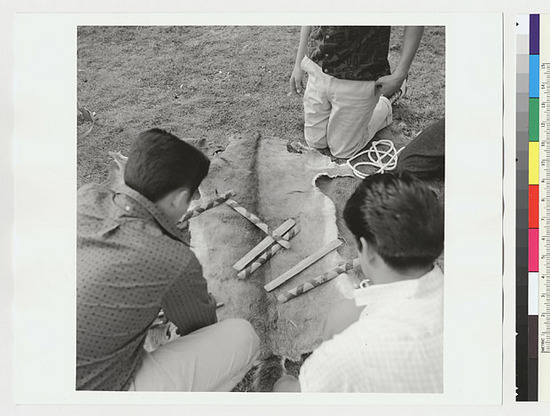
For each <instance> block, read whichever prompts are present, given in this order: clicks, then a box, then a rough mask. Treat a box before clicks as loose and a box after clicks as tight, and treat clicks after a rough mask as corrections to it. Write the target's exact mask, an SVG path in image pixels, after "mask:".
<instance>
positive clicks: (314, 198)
mask: <svg viewBox="0 0 550 416" xmlns="http://www.w3.org/2000/svg"><path fill="white" fill-rule="evenodd" d="M320 175H327V176H329V177H334V176H351V172H350V170H349V168H348V167H346V166H343V165H337V164H335V163H333V162H331V161H330V159H329V158H328V157H326V156H323V155H322V154H320V153H319V152H317V151H305V152H303V153H302V154H296V153H289V152H288V151H287V149H286V145H285V143H284V141H282V140H280V139H277V138H271V137H262V138H259V137H258V136H251V135H247V136H234V137H232V138H231V139H230V143H229V145H228V147H227V149H226V150H225V151H224V152H223V153H222V154H220V155H219V156H218V157H217V158H215V159H214V160H213V161H212V164H211V169H210V173H209V175H208V177H207V179H206V180H205V181H204V182H203V183H202V184H201V187H200V192H201V198H203V197H207V198H208V197H213V196H215V195H217V194H221V193H223V192H226V191H228V190H234V191H235V196H234V198H233V199H234V200H236V201H237V202H238V203H239V204H241V205H242V206H244V207H245V208H246V209H247V210H249V211H251V212H253V213H254V214H256V215H257V216H258V217H260V218H261V219H262V220H263V221H264V222H265V223H267V224H268V225H269V228H270V230H271V231H273V230H275V229H276V228H277V227H278V226H279V225H281V224H282V223H283V222H284V221H285V220H287V219H289V218H292V219H294V220H295V221H296V226H297V227H299V228H300V232H299V233H298V234H297V235H296V236H295V237H294V238H293V239H292V240H291V248H290V249H288V250H285V249H282V250H280V251H279V253H278V254H276V255H275V256H274V257H273V258H271V259H270V260H269V261H268V262H267V263H266V264H264V265H263V266H262V267H261V268H259V269H258V270H257V271H256V272H254V273H253V274H252V275H251V276H250V277H248V278H247V279H246V280H239V279H237V272H236V270H234V269H233V268H232V266H233V265H234V264H235V263H236V262H237V261H238V260H240V259H241V258H242V257H243V256H244V255H245V254H247V253H248V252H249V251H250V250H251V249H252V248H253V247H254V246H256V244H258V243H259V242H260V241H261V240H262V239H263V238H264V237H265V234H264V233H263V232H262V231H260V230H259V229H258V228H256V227H255V226H254V225H253V224H252V223H250V222H249V221H248V220H247V219H245V218H244V217H243V216H241V215H240V214H238V213H237V212H235V211H234V210H233V209H231V208H230V207H229V206H227V205H226V204H223V205H221V206H218V207H215V208H213V209H211V210H209V211H206V212H204V213H203V214H201V215H199V216H198V217H195V218H193V219H191V220H190V225H189V228H190V233H191V246H192V248H193V250H194V252H195V254H196V255H197V257H198V258H199V260H200V262H201V264H202V265H203V269H204V275H205V277H206V279H207V281H208V284H209V288H210V290H211V292H212V293H213V294H214V296H215V297H216V299H217V300H218V301H222V302H224V303H225V306H224V307H223V308H221V309H219V310H218V316H219V317H220V319H224V318H229V317H241V318H245V319H247V320H249V321H250V322H251V323H252V325H253V326H254V328H255V329H256V331H257V332H258V334H259V335H260V338H261V341H262V353H263V354H262V355H263V356H264V357H265V356H268V355H271V354H276V355H280V356H282V357H287V358H290V359H291V360H298V359H299V358H300V355H301V354H302V353H305V352H309V351H312V350H313V349H314V347H315V346H316V345H317V344H318V343H319V342H320V340H319V339H318V336H319V334H320V326H321V324H322V323H323V321H324V319H325V317H326V314H327V312H328V311H329V310H330V309H331V306H332V305H334V304H335V302H337V301H339V300H341V299H343V298H351V297H352V290H353V288H354V287H355V284H356V280H357V279H356V277H355V276H352V275H351V274H350V275H341V276H339V277H338V278H336V279H334V280H333V281H331V282H328V283H326V284H324V285H322V286H320V287H317V288H315V289H314V290H312V291H310V292H308V293H305V294H303V295H301V296H299V297H297V298H294V299H292V300H290V301H288V302H286V303H279V302H278V301H277V295H278V294H279V293H281V292H283V291H286V290H289V289H290V288H293V287H295V286H297V285H299V284H301V283H304V282H305V281H307V280H310V279H312V278H314V277H316V276H318V275H320V274H322V273H324V272H326V271H328V270H330V269H332V268H333V267H335V266H336V265H338V264H340V263H342V262H344V261H348V260H351V258H350V257H349V254H348V253H349V251H350V250H347V249H346V247H345V244H344V245H343V246H342V247H341V248H340V249H338V251H333V252H332V253H330V254H328V255H327V256H325V257H323V258H322V259H321V260H319V261H317V262H316V263H314V264H313V265H311V266H310V267H308V268H307V269H305V270H304V271H303V272H301V273H300V274H298V275H297V276H295V277H294V278H292V279H290V280H289V281H288V282H286V283H284V284H283V285H281V286H279V287H278V288H276V289H274V290H273V291H272V292H269V293H268V292H266V291H265V290H264V285H265V284H267V283H268V282H270V281H271V280H273V279H275V278H276V277H278V276H280V275H281V274H283V273H284V272H286V271H287V270H289V269H290V268H291V267H293V266H294V265H296V264H297V263H299V262H300V261H301V260H302V259H304V258H306V257H307V256H309V255H310V254H312V253H313V252H315V251H317V250H318V249H320V248H321V247H323V246H325V245H326V244H327V243H329V242H330V241H332V240H334V239H336V238H338V229H337V226H336V215H335V207H334V204H333V202H332V201H331V200H330V199H329V198H328V197H327V196H326V195H324V194H323V193H322V192H321V191H320V190H319V189H318V188H317V187H316V186H315V182H316V178H317V177H318V176H320ZM344 252H345V253H346V254H345V257H341V255H340V253H344Z"/></svg>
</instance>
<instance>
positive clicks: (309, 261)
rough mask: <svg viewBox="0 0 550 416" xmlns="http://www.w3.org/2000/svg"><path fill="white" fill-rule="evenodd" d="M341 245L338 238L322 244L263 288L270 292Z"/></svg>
mask: <svg viewBox="0 0 550 416" xmlns="http://www.w3.org/2000/svg"><path fill="white" fill-rule="evenodd" d="M341 245H342V241H341V240H338V239H336V240H332V241H331V242H330V243H328V244H327V245H326V246H324V247H322V248H321V249H319V250H317V251H316V252H315V253H313V254H312V255H310V256H308V257H306V258H305V259H303V260H302V261H301V262H300V263H298V264H297V265H296V266H294V267H292V268H291V269H290V270H288V271H287V272H285V273H283V274H282V275H280V276H279V277H277V278H276V279H273V280H272V281H271V282H269V283H268V284H267V285H265V286H264V289H265V290H267V291H268V292H271V291H272V290H273V289H275V288H276V287H279V286H280V285H282V284H283V283H284V282H286V281H287V280H289V279H291V278H293V277H294V276H296V275H297V274H298V273H300V272H301V271H303V270H305V269H307V268H308V267H309V266H311V265H312V264H313V263H315V262H316V261H318V260H320V259H321V258H323V257H324V256H326V255H327V254H328V253H330V252H331V251H333V250H335V249H336V248H338V247H339V246H341Z"/></svg>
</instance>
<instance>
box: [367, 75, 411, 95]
mask: <svg viewBox="0 0 550 416" xmlns="http://www.w3.org/2000/svg"><path fill="white" fill-rule="evenodd" d="M404 80H405V78H402V77H400V76H397V75H394V74H392V75H385V76H383V77H380V78H378V79H377V80H376V81H375V82H374V87H375V88H376V93H377V94H382V95H383V96H384V97H386V98H389V97H391V96H392V95H393V94H395V93H396V92H397V91H398V90H399V88H400V87H401V84H403V81H404Z"/></svg>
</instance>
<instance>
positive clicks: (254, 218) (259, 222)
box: [225, 199, 290, 248]
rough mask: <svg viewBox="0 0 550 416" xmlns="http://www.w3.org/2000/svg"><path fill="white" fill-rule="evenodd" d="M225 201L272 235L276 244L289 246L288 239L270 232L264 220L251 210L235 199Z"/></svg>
mask: <svg viewBox="0 0 550 416" xmlns="http://www.w3.org/2000/svg"><path fill="white" fill-rule="evenodd" d="M225 203H226V204H227V205H229V206H230V207H231V208H233V209H234V210H235V211H237V212H238V213H239V214H241V215H242V216H243V217H245V218H246V219H247V220H248V221H250V222H251V223H252V224H254V225H255V226H256V227H258V228H259V229H260V230H262V231H263V232H264V233H266V234H268V235H270V236H271V237H273V239H274V240H275V241H277V243H278V244H280V245H282V246H283V247H284V248H290V244H289V243H288V241H286V240H285V239H284V238H282V237H279V236H276V235H273V234H271V233H270V232H269V227H268V226H267V224H266V223H265V222H263V221H262V220H261V219H259V218H258V217H257V216H256V215H254V214H253V213H252V212H250V211H248V210H247V209H246V208H245V207H243V206H242V205H240V204H239V203H238V202H237V201H234V200H233V199H228V200H227V201H225Z"/></svg>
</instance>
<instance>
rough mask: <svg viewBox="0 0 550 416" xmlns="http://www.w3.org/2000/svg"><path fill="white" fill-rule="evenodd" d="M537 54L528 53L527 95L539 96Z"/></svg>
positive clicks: (531, 96)
mask: <svg viewBox="0 0 550 416" xmlns="http://www.w3.org/2000/svg"><path fill="white" fill-rule="evenodd" d="M539 71H540V68H539V55H529V97H530V98H539Z"/></svg>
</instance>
